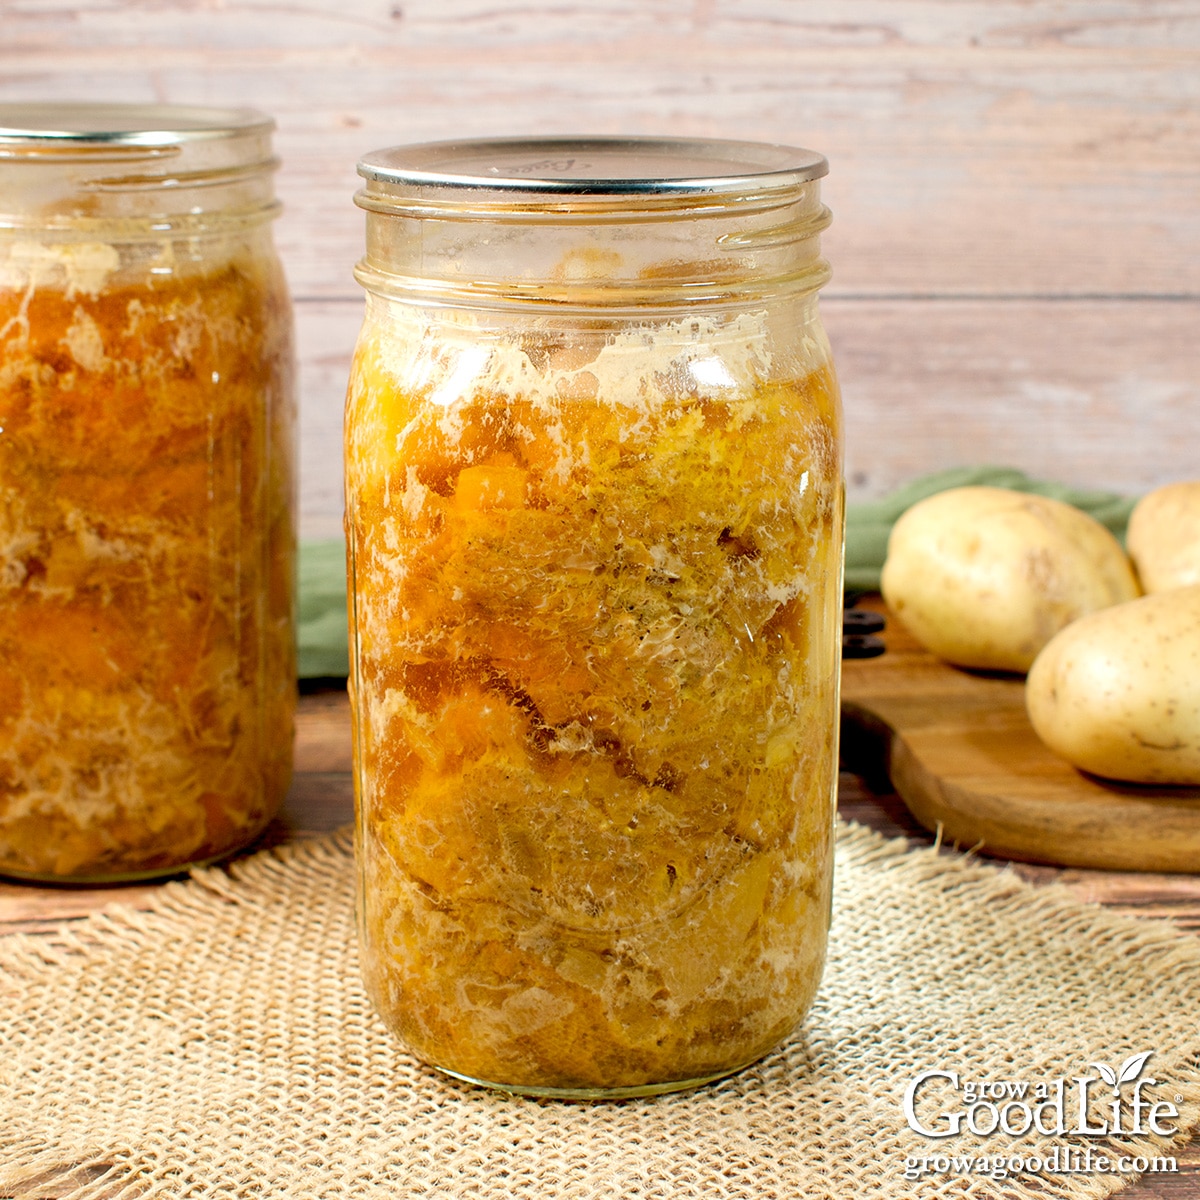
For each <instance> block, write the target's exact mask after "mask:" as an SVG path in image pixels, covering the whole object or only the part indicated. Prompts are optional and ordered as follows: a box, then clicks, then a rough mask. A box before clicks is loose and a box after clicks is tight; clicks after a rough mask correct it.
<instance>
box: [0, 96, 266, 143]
mask: <svg viewBox="0 0 1200 1200" xmlns="http://www.w3.org/2000/svg"><path fill="white" fill-rule="evenodd" d="M274 128H275V122H274V121H273V120H272V119H271V118H270V117H268V116H267V115H266V114H265V113H261V112H258V111H256V110H255V109H251V108H192V107H183V106H176V105H170V104H91V103H88V102H86V101H65V102H58V103H46V104H0V155H3V154H4V152H5V151H6V150H14V149H17V148H22V149H27V150H36V149H39V148H41V149H46V150H51V151H52V150H55V149H61V150H71V149H78V150H92V151H100V152H103V150H104V149H105V148H112V149H114V150H136V149H146V150H151V151H152V150H154V149H157V148H164V147H173V146H179V145H182V144H184V143H189V142H201V141H212V140H215V139H221V138H230V137H243V136H245V135H248V134H256V133H257V134H262V133H270V132H271V130H273V129H274Z"/></svg>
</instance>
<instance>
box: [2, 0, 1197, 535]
mask: <svg viewBox="0 0 1200 1200" xmlns="http://www.w3.org/2000/svg"><path fill="white" fill-rule="evenodd" d="M66 97H76V98H85V99H86V98H99V97H104V98H109V99H124V100H139V101H164V102H175V103H200V104H251V105H255V106H258V107H261V108H263V109H266V110H267V111H269V112H271V113H272V114H273V115H274V116H275V117H276V119H277V121H278V123H279V132H278V139H277V145H278V150H279V153H280V155H281V156H282V158H283V163H284V165H283V168H282V170H281V172H280V174H279V178H278V189H279V193H280V195H281V197H282V199H283V200H284V203H285V205H286V213H285V215H284V217H283V218H282V219H281V221H280V223H279V227H278V235H279V244H280V249H281V252H282V254H283V257H284V261H285V264H286V266H287V270H288V274H289V277H290V279H291V283H292V288H293V291H294V293H295V297H296V311H297V320H298V330H299V347H300V360H301V367H302V370H301V400H302V450H301V468H302V497H303V500H302V517H303V520H302V532H303V533H304V534H305V535H306V536H310V537H313V536H324V535H327V534H329V533H331V532H333V531H336V529H337V528H338V526H339V524H340V517H339V513H340V486H341V485H340V462H339V454H338V439H339V426H340V419H341V403H342V394H343V390H344V386H345V376H346V371H347V366H348V359H349V354H350V350H351V347H352V345H353V339H354V336H355V332H356V329H357V325H358V320H359V313H360V310H361V300H360V296H359V293H358V289H357V285H356V284H355V283H354V281H353V279H352V277H351V267H352V264H353V262H354V260H355V258H356V257H357V256H358V254H359V252H360V247H361V243H362V214H361V213H360V212H359V211H358V210H357V209H356V208H355V207H354V206H353V204H352V202H351V197H352V194H353V192H354V190H355V187H356V185H357V180H356V176H355V174H354V164H355V162H356V160H357V158H358V157H359V155H361V154H362V153H364V152H366V151H368V150H371V149H376V148H378V147H381V146H385V145H390V144H395V143H398V142H405V141H415V140H423V139H431V138H444V137H462V136H472V135H489V134H506V133H571V132H590V133H614V134H616V133H624V134H649V133H667V134H688V135H705V136H724V137H747V138H760V139H766V140H774V141H785V142H793V143H798V144H801V145H808V146H812V147H813V148H815V149H818V150H821V151H822V152H824V153H825V154H827V155H828V157H829V158H830V160H831V164H832V172H831V174H830V177H829V179H828V181H827V186H826V198H827V200H828V202H829V204H830V206H831V207H832V208H833V211H834V216H835V223H834V226H833V228H832V230H831V231H830V233H829V235H828V238H827V243H826V245H827V251H828V254H829V257H830V258H831V260H832V262H833V266H834V281H833V283H832V284H831V285H830V286H829V288H828V290H827V292H826V299H825V302H824V312H825V318H826V323H827V325H828V328H829V331H830V335H831V337H832V339H833V342H834V347H835V351H836V353H837V357H838V363H839V368H840V372H841V375H842V381H843V389H844V393H845V400H846V412H847V426H848V464H847V467H848V478H849V483H850V491H851V495H852V497H866V496H872V495H877V494H879V493H881V492H883V491H886V490H887V489H889V488H890V487H892V486H894V485H896V484H897V483H900V482H903V481H904V480H906V479H907V478H909V477H911V476H912V475H914V474H917V473H919V472H922V471H926V470H931V469H936V468H940V467H945V466H953V465H958V464H963V463H976V462H1002V463H1007V464H1011V465H1015V466H1019V467H1022V468H1024V469H1026V470H1029V471H1031V472H1034V473H1037V474H1041V475H1044V476H1047V477H1051V478H1058V479H1062V480H1065V481H1070V482H1076V483H1086V484H1094V485H1097V486H1107V487H1111V488H1113V489H1115V490H1118V491H1124V492H1136V491H1140V490H1144V489H1146V488H1148V487H1150V486H1153V485H1155V484H1157V483H1160V482H1165V481H1167V480H1170V479H1176V478H1185V477H1189V476H1190V477H1195V476H1200V455H1198V454H1197V449H1196V447H1197V446H1198V445H1200V3H1197V2H1196V0H841V2H840V3H837V4H831V3H828V2H820V3H818V2H816V0H526V2H524V3H521V2H519V0H130V2H121V0H0V100H36V99H55V98H66Z"/></svg>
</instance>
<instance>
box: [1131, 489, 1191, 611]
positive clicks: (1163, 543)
mask: <svg viewBox="0 0 1200 1200" xmlns="http://www.w3.org/2000/svg"><path fill="white" fill-rule="evenodd" d="M1125 542H1126V545H1128V547H1129V556H1130V557H1131V558H1132V559H1133V563H1134V566H1136V567H1137V572H1138V577H1139V578H1140V579H1141V581H1142V590H1143V591H1145V592H1163V591H1166V590H1167V589H1168V588H1180V587H1190V586H1191V585H1192V584H1194V583H1200V480H1193V481H1192V482H1190V483H1169V484H1167V486H1166V487H1160V488H1158V489H1157V490H1156V491H1153V492H1151V493H1150V494H1149V495H1148V496H1143V497H1142V498H1141V500H1139V501H1138V503H1137V507H1136V508H1135V509H1134V510H1133V512H1132V514H1131V515H1130V517H1129V533H1128V535H1127V537H1126V539H1125Z"/></svg>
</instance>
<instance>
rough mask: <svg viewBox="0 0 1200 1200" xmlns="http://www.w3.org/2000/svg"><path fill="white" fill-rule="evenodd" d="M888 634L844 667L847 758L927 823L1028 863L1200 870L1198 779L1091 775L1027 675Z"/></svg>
mask: <svg viewBox="0 0 1200 1200" xmlns="http://www.w3.org/2000/svg"><path fill="white" fill-rule="evenodd" d="M866 606H870V607H876V608H878V609H879V610H880V611H882V605H881V604H880V603H879V602H875V603H874V604H871V602H870V601H868V602H867V605H866ZM883 638H884V641H885V643H886V644H887V652H886V653H885V654H883V655H882V656H881V657H879V658H873V659H857V660H856V659H848V660H847V661H846V662H845V664H844V665H843V668H842V761H843V764H844V766H845V767H846V769H847V770H850V771H854V772H855V773H856V774H859V775H862V776H864V777H865V778H866V779H867V780H868V781H873V782H875V783H876V784H877V785H882V784H883V783H884V781H885V780H886V779H888V778H890V780H891V784H892V786H893V787H894V788H895V790H896V791H897V792H898V793H899V795H900V796H901V797H902V798H903V800H904V802H905V804H907V805H908V808H909V810H910V811H911V812H912V814H913V816H914V817H916V819H917V820H918V821H919V822H920V823H921V824H922V825H924V826H925V828H926V829H929V830H931V831H934V832H936V831H937V829H938V828H939V826H940V827H941V831H942V838H943V840H944V841H946V842H948V843H956V844H957V845H958V846H959V847H961V848H963V849H967V848H971V847H976V848H978V849H979V850H981V851H984V852H986V853H988V854H993V855H998V856H1001V857H1005V858H1017V859H1023V860H1026V861H1029V862H1044V863H1055V864H1058V865H1061V866H1069V867H1102V868H1107V869H1110V870H1122V871H1182V872H1188V873H1200V788H1164V787H1141V786H1137V785H1133V784H1118V783H1110V782H1106V781H1103V780H1100V779H1096V778H1094V777H1092V776H1088V775H1084V774H1083V773H1081V772H1080V771H1077V770H1076V769H1075V768H1074V767H1072V766H1071V765H1070V764H1069V763H1067V762H1065V761H1064V760H1063V759H1061V758H1058V757H1057V756H1056V755H1054V754H1052V753H1051V752H1050V751H1049V750H1048V749H1047V748H1046V747H1045V746H1044V745H1043V744H1042V742H1041V741H1040V740H1039V739H1038V736H1037V734H1035V733H1034V732H1033V728H1032V726H1031V725H1030V724H1029V719H1028V717H1027V716H1026V715H1025V697H1024V688H1025V685H1024V680H1023V679H1020V678H1015V677H1011V676H1001V675H995V674H990V673H979V672H971V671H962V670H959V669H957V668H955V667H951V666H948V665H947V664H945V663H943V662H941V661H940V660H939V659H936V658H934V657H933V655H932V654H929V653H928V652H927V651H925V650H923V649H922V648H921V647H920V646H919V645H918V644H917V642H916V641H915V639H913V637H912V636H911V635H910V634H909V633H908V632H907V630H905V629H904V627H903V626H902V625H901V624H900V623H899V621H897V620H896V619H895V618H893V617H891V616H890V615H889V617H888V627H887V630H886V631H885V633H884V634H883Z"/></svg>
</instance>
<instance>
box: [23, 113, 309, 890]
mask: <svg viewBox="0 0 1200 1200" xmlns="http://www.w3.org/2000/svg"><path fill="white" fill-rule="evenodd" d="M272 128H273V125H272V122H271V121H270V120H269V119H268V118H266V117H265V116H263V115H262V114H261V113H255V112H250V111H247V110H238V111H224V110H206V109H189V108H163V107H145V106H125V105H83V104H74V105H72V104H48V105H19V106H18V105H3V106H0V874H6V875H13V876H21V877H24V878H30V879H42V880H67V881H96V880H117V879H137V878H145V877H148V876H152V875H159V874H166V873H171V872H174V871H178V870H179V869H180V868H181V867H183V866H185V865H187V864H191V863H197V862H203V861H207V860H211V859H215V858H219V857H221V856H223V855H226V854H228V853H230V852H231V851H233V850H235V849H237V848H238V847H240V846H243V845H245V844H246V843H248V842H249V841H251V840H252V839H253V838H254V837H255V836H256V835H257V834H258V833H259V832H260V831H261V830H262V829H263V827H264V826H265V825H266V824H267V823H268V821H269V820H270V819H271V816H272V815H273V814H274V813H275V811H276V810H277V808H278V806H279V804H280V802H281V800H282V797H283V795H284V792H285V791H286V789H287V785H288V780H289V777H290V773H291V746H292V724H293V715H294V710H295V698H294V697H295V669H294V655H295V652H294V634H293V624H294V622H293V576H294V554H295V547H294V532H293V529H294V509H295V499H294V487H293V469H292V463H293V457H294V455H293V437H294V422H295V414H294V400H293V385H292V380H293V365H292V336H291V313H290V307H289V302H288V297H287V291H286V288H285V284H284V279H283V274H282V271H281V269H280V265H279V262H278V259H277V257H276V255H275V251H274V248H273V245H272V239H271V228H270V223H271V219H272V218H273V217H274V216H275V215H276V212H277V211H278V205H277V203H276V201H275V200H274V198H273V194H272V186H271V174H272V172H273V170H274V168H275V166H276V160H275V159H274V158H273V157H272V156H271V147H270V141H271V130H272Z"/></svg>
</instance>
